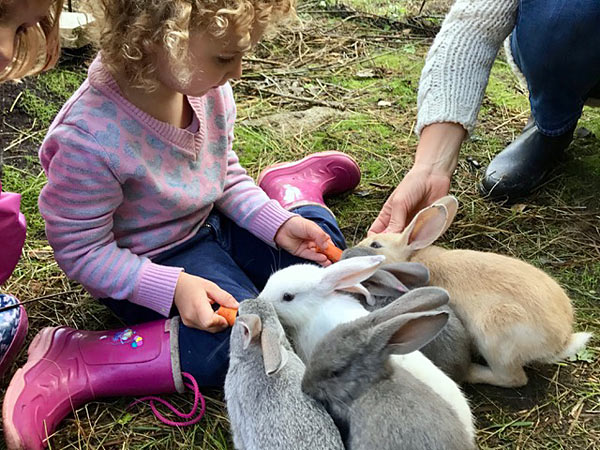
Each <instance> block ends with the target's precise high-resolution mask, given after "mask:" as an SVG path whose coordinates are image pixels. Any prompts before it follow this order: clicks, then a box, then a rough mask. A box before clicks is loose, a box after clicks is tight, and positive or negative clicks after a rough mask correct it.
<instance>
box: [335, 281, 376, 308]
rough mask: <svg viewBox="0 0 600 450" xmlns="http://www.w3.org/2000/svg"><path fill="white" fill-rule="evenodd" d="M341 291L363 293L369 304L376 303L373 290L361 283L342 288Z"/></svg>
mask: <svg viewBox="0 0 600 450" xmlns="http://www.w3.org/2000/svg"><path fill="white" fill-rule="evenodd" d="M340 291H344V292H350V293H352V294H359V295H362V296H363V297H364V298H365V301H366V302H367V304H368V305H371V306H373V305H374V304H375V302H374V300H373V297H371V292H370V291H369V289H367V288H366V287H364V286H363V285H362V284H360V283H358V284H355V285H354V286H350V287H347V288H344V289H340Z"/></svg>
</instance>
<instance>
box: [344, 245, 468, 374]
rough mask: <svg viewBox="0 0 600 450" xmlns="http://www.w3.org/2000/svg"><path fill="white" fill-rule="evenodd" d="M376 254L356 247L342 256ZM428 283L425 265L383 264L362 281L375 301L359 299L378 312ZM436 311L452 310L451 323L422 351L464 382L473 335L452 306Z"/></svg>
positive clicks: (365, 248) (366, 306) (446, 372)
mask: <svg viewBox="0 0 600 450" xmlns="http://www.w3.org/2000/svg"><path fill="white" fill-rule="evenodd" d="M376 254H377V253H376V250H375V249H374V248H371V247H352V248H349V249H346V250H344V252H343V254H342V259H347V258H353V257H356V256H369V255H376ZM428 282H429V271H428V270H427V268H426V267H425V266H423V265H422V264H419V263H410V262H403V263H402V262H401V263H393V264H383V265H382V266H380V267H379V268H378V269H377V271H376V272H375V273H374V274H373V275H371V277H369V278H368V279H366V280H365V281H363V282H362V283H361V284H362V285H363V286H364V287H365V288H367V290H368V291H369V293H370V294H371V299H372V300H371V304H368V303H367V302H366V301H365V300H364V297H363V296H360V295H358V294H357V298H358V299H359V300H362V301H361V303H362V305H363V306H364V307H365V309H367V310H368V311H375V310H377V309H379V308H383V307H384V306H387V305H389V304H390V303H392V302H393V301H395V300H396V299H398V298H399V297H400V296H401V295H403V294H404V293H405V292H407V291H408V289H414V288H415V287H420V286H425V285H426V284H427V283H428ZM399 284H400V286H399ZM436 310H437V311H444V312H447V313H448V323H447V324H446V326H445V327H444V328H443V329H442V331H441V332H440V333H439V334H438V335H437V336H436V337H435V339H433V340H432V341H431V342H429V343H428V344H426V345H425V346H424V347H423V348H421V349H420V351H421V353H423V354H424V355H425V356H426V357H427V358H429V359H430V360H431V361H432V362H433V363H434V364H435V365H436V366H437V367H439V368H440V369H442V371H443V372H444V373H445V374H446V375H448V376H449V377H450V378H452V379H453V380H454V381H456V382H457V383H462V382H463V381H464V379H465V377H466V376H467V372H468V370H469V366H470V364H471V338H470V337H469V334H468V333H467V330H466V329H465V327H464V326H463V324H462V322H461V320H460V319H459V318H458V316H457V315H456V313H455V312H454V310H453V309H452V308H450V307H449V306H448V305H443V306H440V307H439V308H437V309H436Z"/></svg>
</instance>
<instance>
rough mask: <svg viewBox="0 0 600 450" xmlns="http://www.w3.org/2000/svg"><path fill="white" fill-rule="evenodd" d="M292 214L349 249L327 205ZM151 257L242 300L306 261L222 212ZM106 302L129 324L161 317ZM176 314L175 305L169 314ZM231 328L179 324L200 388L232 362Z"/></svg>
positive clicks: (217, 380) (183, 352)
mask: <svg viewBox="0 0 600 450" xmlns="http://www.w3.org/2000/svg"><path fill="white" fill-rule="evenodd" d="M294 212H295V213H297V214H299V215H301V216H303V217H305V218H307V219H309V220H312V221H313V222H315V223H317V224H318V225H319V226H320V227H321V228H322V229H323V230H325V231H326V232H327V233H328V234H329V235H330V236H331V239H332V240H333V242H334V243H335V245H337V246H338V247H340V248H345V247H346V243H345V241H344V236H343V235H342V232H341V231H340V229H339V227H338V224H337V222H336V220H335V218H334V217H333V216H332V215H331V213H330V212H329V211H328V210H327V209H325V208H321V207H319V206H302V207H300V208H297V209H296V210H294ZM153 261H154V262H156V263H158V264H163V265H166V266H177V267H184V268H185V271H186V272H187V273H189V274H192V275H197V276H200V277H202V278H206V279H208V280H211V281H213V282H214V283H216V284H217V285H218V286H219V287H220V288H222V289H224V290H226V291H227V292H229V293H230V294H231V295H232V296H233V297H235V299H236V300H238V301H240V302H241V301H243V300H246V299H248V298H253V297H256V295H257V294H258V293H259V292H260V291H261V290H262V288H263V287H264V285H265V283H266V282H267V279H268V278H269V276H270V275H271V274H272V273H273V272H275V271H276V270H279V269H282V268H284V267H287V266H289V265H292V264H297V263H302V262H306V260H304V259H301V258H298V257H296V256H293V255H291V254H289V253H288V252H286V251H284V250H277V249H275V248H273V247H271V246H269V245H267V244H265V243H264V242H263V241H261V240H260V239H258V238H257V237H256V236H254V235H253V234H251V233H250V232H248V231H247V230H245V229H243V228H240V227H239V226H237V225H236V224H235V223H233V222H232V221H231V220H229V219H228V218H227V217H225V216H224V215H222V214H220V213H218V212H213V213H211V214H210V216H209V217H208V218H207V219H206V222H205V223H204V225H203V226H202V227H201V228H200V230H199V231H198V233H197V234H196V236H194V237H193V238H191V239H189V240H188V241H186V242H184V243H183V244H180V245H178V246H177V247H175V248H172V249H170V250H167V251H166V252H164V253H162V254H160V255H158V256H156V257H154V258H153ZM102 302H103V303H104V304H105V305H107V306H108V307H109V308H110V309H112V310H113V312H114V313H115V314H116V315H117V316H118V317H120V318H121V319H123V321H124V322H125V323H127V324H128V325H129V324H135V323H143V322H149V321H152V320H157V319H160V318H161V317H162V316H160V315H159V314H158V313H156V312H154V311H152V310H150V309H148V308H144V307H142V306H139V305H136V304H134V303H130V302H128V301H122V300H113V299H103V300H102ZM177 314H178V313H177V310H176V309H175V308H173V310H172V311H171V316H173V315H177ZM230 331H231V329H230V328H228V329H227V330H225V331H223V332H220V333H214V334H213V333H207V332H205V331H200V330H197V329H195V328H189V327H186V326H185V325H183V323H181V324H180V326H179V356H180V362H181V370H182V371H183V372H188V373H190V374H192V375H193V376H194V377H195V378H196V380H197V381H198V383H199V384H200V385H202V386H219V387H220V386H223V382H224V380H225V374H226V372H227V368H228V363H229V335H230Z"/></svg>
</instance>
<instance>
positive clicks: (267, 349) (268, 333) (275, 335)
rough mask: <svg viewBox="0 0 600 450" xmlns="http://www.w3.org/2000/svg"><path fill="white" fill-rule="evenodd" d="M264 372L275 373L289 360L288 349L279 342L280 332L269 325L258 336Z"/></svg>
mask: <svg viewBox="0 0 600 450" xmlns="http://www.w3.org/2000/svg"><path fill="white" fill-rule="evenodd" d="M260 345H261V348H262V354H263V361H264V363H265V373H266V374H267V375H275V374H276V373H277V372H279V371H280V370H281V369H283V368H284V367H285V365H286V364H287V362H288V360H289V354H288V351H287V350H286V349H285V347H284V346H283V345H282V343H281V333H280V332H278V331H277V330H275V329H273V328H271V327H269V328H265V329H264V330H263V331H262V334H261V336H260Z"/></svg>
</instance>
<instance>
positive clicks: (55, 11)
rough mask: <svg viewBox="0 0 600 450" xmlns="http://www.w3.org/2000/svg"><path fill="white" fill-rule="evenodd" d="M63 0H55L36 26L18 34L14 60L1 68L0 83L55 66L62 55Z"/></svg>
mask: <svg viewBox="0 0 600 450" xmlns="http://www.w3.org/2000/svg"><path fill="white" fill-rule="evenodd" d="M62 8H63V0H55V1H54V2H52V4H51V5H50V8H49V9H48V13H47V14H46V15H45V16H44V17H43V18H42V19H41V20H40V21H39V22H38V23H37V24H36V25H35V26H33V27H29V28H27V29H25V30H23V31H22V32H20V33H19V34H18V35H17V38H16V41H15V50H14V53H13V59H12V62H11V63H10V64H9V65H8V67H6V68H5V69H4V70H2V71H1V72H0V83H2V82H4V81H8V80H16V79H19V78H23V77H25V76H28V75H35V74H37V73H40V72H43V71H45V70H48V69H51V68H52V67H54V65H55V64H56V61H57V60H58V57H59V55H60V37H59V17H60V13H61V11H62Z"/></svg>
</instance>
